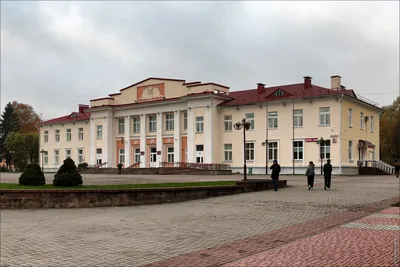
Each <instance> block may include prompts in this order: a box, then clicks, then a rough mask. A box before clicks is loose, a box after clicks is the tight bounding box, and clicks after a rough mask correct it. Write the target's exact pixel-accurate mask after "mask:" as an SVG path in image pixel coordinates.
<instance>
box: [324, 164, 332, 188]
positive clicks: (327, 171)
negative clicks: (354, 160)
mask: <svg viewBox="0 0 400 267" xmlns="http://www.w3.org/2000/svg"><path fill="white" fill-rule="evenodd" d="M331 177H332V165H331V160H330V159H328V160H327V163H325V164H324V180H325V183H324V189H325V190H326V188H327V187H328V188H331Z"/></svg>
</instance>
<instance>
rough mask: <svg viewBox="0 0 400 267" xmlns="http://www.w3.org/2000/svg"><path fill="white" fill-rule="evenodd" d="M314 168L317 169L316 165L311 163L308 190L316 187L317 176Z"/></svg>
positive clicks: (308, 168)
mask: <svg viewBox="0 0 400 267" xmlns="http://www.w3.org/2000/svg"><path fill="white" fill-rule="evenodd" d="M314 168H315V167H314V163H313V162H312V161H310V163H309V164H308V167H307V170H306V176H307V183H308V190H310V189H311V188H313V187H314V176H315V171H314Z"/></svg>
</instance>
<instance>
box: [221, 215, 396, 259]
mask: <svg viewBox="0 0 400 267" xmlns="http://www.w3.org/2000/svg"><path fill="white" fill-rule="evenodd" d="M310 227H313V225H310ZM399 258H400V208H398V207H393V208H388V209H385V210H383V211H381V212H379V213H374V214H372V215H370V216H368V217H365V218H362V219H360V220H357V221H354V222H351V223H347V224H344V225H342V226H341V227H339V228H336V229H332V230H329V231H327V232H324V233H321V234H317V235H315V236H312V237H308V238H304V239H301V240H298V241H294V242H292V243H289V244H285V245H282V246H279V247H277V248H274V249H270V250H267V251H264V252H261V253H258V254H255V255H252V256H249V257H246V258H244V259H241V260H238V261H235V262H231V263H228V264H224V265H222V266H223V267H239V266H243V267H244V266H260V267H261V266H374V267H376V266H399V265H400V259H399Z"/></svg>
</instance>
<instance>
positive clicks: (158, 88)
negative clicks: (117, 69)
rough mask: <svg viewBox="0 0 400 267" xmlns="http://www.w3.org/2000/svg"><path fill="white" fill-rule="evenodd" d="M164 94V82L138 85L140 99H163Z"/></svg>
mask: <svg viewBox="0 0 400 267" xmlns="http://www.w3.org/2000/svg"><path fill="white" fill-rule="evenodd" d="M164 96H165V95H164V84H155V85H149V86H142V87H138V97H137V99H138V101H146V100H156V99H162V98H163V97H164Z"/></svg>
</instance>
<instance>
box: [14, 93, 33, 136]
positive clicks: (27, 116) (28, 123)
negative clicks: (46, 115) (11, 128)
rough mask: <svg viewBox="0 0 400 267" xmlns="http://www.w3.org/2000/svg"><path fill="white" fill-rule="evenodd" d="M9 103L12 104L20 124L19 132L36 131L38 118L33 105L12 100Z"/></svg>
mask: <svg viewBox="0 0 400 267" xmlns="http://www.w3.org/2000/svg"><path fill="white" fill-rule="evenodd" d="M11 105H12V106H13V108H14V111H15V113H16V115H17V118H18V122H19V125H20V129H19V130H20V132H22V133H31V132H38V127H39V124H40V118H39V115H38V114H37V113H36V112H35V110H34V109H33V107H32V106H31V105H29V104H23V103H18V102H17V101H13V102H12V103H11Z"/></svg>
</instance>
